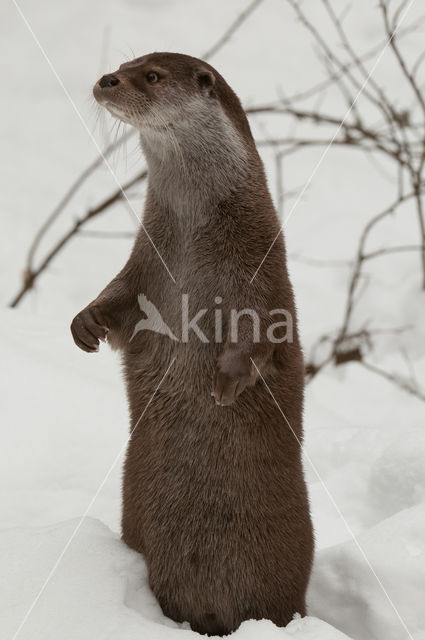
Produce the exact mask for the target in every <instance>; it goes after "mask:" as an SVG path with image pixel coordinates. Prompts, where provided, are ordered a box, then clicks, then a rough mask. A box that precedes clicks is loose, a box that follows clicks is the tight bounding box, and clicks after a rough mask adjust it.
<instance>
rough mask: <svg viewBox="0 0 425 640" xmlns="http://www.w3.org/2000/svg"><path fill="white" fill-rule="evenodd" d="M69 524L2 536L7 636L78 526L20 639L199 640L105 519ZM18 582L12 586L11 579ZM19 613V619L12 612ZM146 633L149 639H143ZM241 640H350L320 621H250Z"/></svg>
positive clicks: (239, 634) (4, 629)
mask: <svg viewBox="0 0 425 640" xmlns="http://www.w3.org/2000/svg"><path fill="white" fill-rule="evenodd" d="M80 523H81V520H68V521H66V522H62V523H59V524H55V525H51V526H48V527H42V528H35V529H18V530H17V529H10V530H9V531H5V532H3V533H2V534H1V535H0V541H1V545H0V548H1V549H2V552H1V556H2V557H1V562H2V577H1V583H0V584H1V587H0V588H1V598H2V612H4V611H7V615H6V616H5V615H4V613H3V618H4V619H3V620H2V637H3V638H8V637H13V634H14V633H15V632H16V620H20V619H23V618H24V616H25V614H26V613H27V608H28V603H29V602H31V601H33V599H34V598H35V597H36V596H37V594H38V592H39V589H40V577H41V576H46V577H47V576H48V575H49V573H50V571H51V569H52V567H54V565H55V562H56V561H57V558H58V556H59V555H60V553H61V552H62V549H63V548H64V547H65V545H66V544H67V542H68V540H69V539H70V538H71V536H72V534H73V533H74V531H75V530H76V529H77V527H79V526H80V529H79V530H78V534H77V535H76V536H75V538H74V539H73V541H72V544H71V545H70V546H69V548H68V550H67V552H66V554H65V555H64V557H63V560H62V561H61V563H60V567H59V568H58V570H57V571H56V572H55V573H54V575H53V577H52V579H51V581H50V583H49V585H48V587H47V588H46V591H44V592H43V593H42V595H41V596H40V598H39V600H38V601H37V605H36V606H35V607H34V609H33V611H32V613H31V623H30V624H28V625H24V626H23V627H22V631H21V632H20V633H19V638H21V639H22V640H46V639H50V638H52V639H53V638H61V640H68V639H69V640H75V638H78V639H79V640H86V639H87V640H93V638H96V639H98V640H103V639H106V638H116V637H119V638H125V639H126V640H140V638H141V637H146V638H150V639H151V640H177V638H180V639H182V638H183V639H187V640H190V639H191V638H194V636H195V635H198V637H200V636H199V634H194V633H193V632H192V631H190V629H187V628H186V629H185V626H186V627H187V625H179V624H177V623H175V622H172V621H171V620H169V619H166V618H165V617H164V616H163V614H162V612H161V609H160V607H159V605H158V603H157V602H156V600H155V598H154V597H153V595H152V592H151V591H150V589H149V586H148V580H147V570H146V565H145V562H144V560H143V558H142V557H141V556H140V555H139V554H137V553H136V552H134V551H131V550H130V549H128V547H126V545H125V544H124V543H123V542H121V541H120V540H119V538H118V536H117V535H116V534H114V533H112V531H111V530H110V529H109V528H108V527H107V526H106V525H104V524H103V523H101V522H100V521H99V520H96V519H94V518H88V519H86V520H84V522H83V524H82V525H81V524H80ZM10 576H13V582H12V583H10V581H9V577H10ZM10 612H12V614H11V613H10ZM142 634H143V635H142ZM234 636H235V638H242V639H243V640H251V639H252V640H254V639H256V638H258V637H262V638H267V639H270V640H272V639H273V638H288V639H289V638H294V639H296V640H309V639H310V638H318V637H319V638H321V637H323V638H326V639H327V640H344V638H347V636H345V635H344V634H342V633H340V632H338V631H336V630H333V629H332V628H331V627H330V626H329V625H328V624H326V623H325V622H322V621H320V620H317V619H314V618H306V619H304V620H294V621H293V622H291V623H290V624H289V625H288V627H287V628H286V630H285V631H282V630H280V629H278V628H277V627H276V626H275V625H273V624H272V623H271V622H269V621H266V620H263V621H260V622H257V621H247V622H245V623H243V624H242V625H241V627H240V628H239V630H238V631H236V632H235V634H234Z"/></svg>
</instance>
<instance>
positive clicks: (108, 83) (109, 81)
mask: <svg viewBox="0 0 425 640" xmlns="http://www.w3.org/2000/svg"><path fill="white" fill-rule="evenodd" d="M119 83H120V81H119V80H118V78H116V77H115V76H112V75H106V76H102V77H101V79H100V80H99V86H100V87H102V89H104V88H105V87H115V85H117V84H119Z"/></svg>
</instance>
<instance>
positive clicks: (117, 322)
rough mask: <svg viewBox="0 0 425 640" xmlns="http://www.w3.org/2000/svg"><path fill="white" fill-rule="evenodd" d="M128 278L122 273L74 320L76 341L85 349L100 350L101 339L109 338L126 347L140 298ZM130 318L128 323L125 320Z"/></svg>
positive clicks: (72, 329)
mask: <svg viewBox="0 0 425 640" xmlns="http://www.w3.org/2000/svg"><path fill="white" fill-rule="evenodd" d="M132 291H133V288H132V287H131V286H130V282H129V280H128V278H126V277H124V276H123V275H122V274H120V275H118V276H117V277H116V278H114V280H112V282H110V283H109V284H108V286H107V287H106V288H105V289H104V290H103V291H102V292H101V293H100V294H99V295H98V296H97V298H96V299H95V300H93V302H91V303H90V304H89V305H87V307H85V308H84V309H83V310H82V311H80V313H78V314H77V315H76V316H75V318H74V319H73V321H72V323H71V333H72V337H73V338H74V342H75V344H76V345H77V346H78V347H80V349H82V350H83V351H87V352H88V353H92V352H95V351H98V350H99V340H103V341H105V339H106V335H107V334H108V333H109V332H110V333H109V336H108V339H109V340H108V341H109V342H111V346H112V348H122V347H123V346H124V345H125V344H126V343H128V339H129V336H128V335H127V334H128V333H129V332H130V330H131V328H132V322H133V320H134V321H135V315H134V310H136V307H137V298H136V296H135V295H132ZM124 318H126V319H127V324H128V325H129V326H128V327H127V326H126V323H125V322H124Z"/></svg>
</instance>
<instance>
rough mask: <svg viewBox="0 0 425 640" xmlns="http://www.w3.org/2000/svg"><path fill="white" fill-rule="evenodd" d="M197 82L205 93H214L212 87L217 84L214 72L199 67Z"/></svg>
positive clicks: (196, 75)
mask: <svg viewBox="0 0 425 640" xmlns="http://www.w3.org/2000/svg"><path fill="white" fill-rule="evenodd" d="M195 77H196V82H197V83H198V86H199V88H200V89H201V91H202V92H203V93H207V94H209V95H211V94H212V88H213V86H214V84H215V78H214V74H212V73H211V71H208V69H199V71H197V72H196V74H195Z"/></svg>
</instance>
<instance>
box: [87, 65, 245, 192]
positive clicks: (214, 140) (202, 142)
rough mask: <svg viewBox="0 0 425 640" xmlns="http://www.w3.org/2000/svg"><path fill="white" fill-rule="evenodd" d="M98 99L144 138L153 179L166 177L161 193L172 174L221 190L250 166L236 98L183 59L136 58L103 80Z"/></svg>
mask: <svg viewBox="0 0 425 640" xmlns="http://www.w3.org/2000/svg"><path fill="white" fill-rule="evenodd" d="M93 93H94V97H95V99H96V100H97V102H98V103H99V104H100V105H102V106H103V107H105V108H106V109H107V110H108V111H109V112H110V113H111V114H112V115H113V116H115V117H116V118H119V119H120V120H122V121H123V122H126V123H128V124H131V125H132V126H133V127H135V128H136V129H137V130H138V131H139V133H140V140H141V144H142V147H143V150H144V152H145V155H146V158H147V160H148V164H149V167H150V173H151V176H153V177H155V176H159V177H158V181H159V180H160V177H161V176H160V174H161V173H162V174H164V175H163V179H162V183H163V186H164V181H165V173H167V176H168V177H167V181H168V182H170V181H169V176H170V175H171V174H170V171H172V172H173V173H174V176H175V177H176V178H177V177H179V178H182V177H184V178H186V181H187V180H189V178H188V176H190V180H192V182H193V181H196V182H197V183H198V184H199V183H200V182H201V181H202V180H204V181H205V179H206V178H207V177H208V178H210V179H211V178H214V179H215V180H216V183H217V188H218V189H221V187H224V186H225V185H227V186H229V185H230V182H231V181H232V180H233V181H234V180H235V179H236V176H237V175H239V174H240V172H241V170H242V168H243V167H244V166H245V165H246V158H247V153H248V152H249V149H251V150H252V149H253V148H254V149H255V147H254V144H253V139H252V135H251V131H250V128H249V124H248V121H247V118H246V115H245V112H244V110H243V109H242V106H241V104H240V102H239V99H238V98H237V96H236V94H235V93H234V92H233V91H232V89H231V88H230V87H229V85H228V84H227V83H226V81H225V80H224V79H223V78H222V77H221V75H220V74H219V73H217V71H216V70H215V69H213V68H212V67H211V66H210V65H209V64H207V63H206V62H203V61H202V60H198V59H197V58H192V57H191V56H187V55H183V54H178V53H152V54H149V55H146V56H143V57H141V58H136V59H135V60H132V61H131V62H126V63H124V64H122V65H121V66H120V68H119V69H118V70H117V71H114V72H113V73H111V74H108V75H104V76H102V78H100V80H99V81H98V82H97V83H96V85H95V86H94V89H93ZM176 160H178V162H176ZM213 167H215V173H214V175H213V169H212V168H213ZM183 171H184V176H183V175H182V174H183ZM177 172H180V174H179V175H178V176H177ZM208 182H209V183H210V184H211V180H208ZM209 189H210V191H211V189H212V187H211V186H210V187H209Z"/></svg>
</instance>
